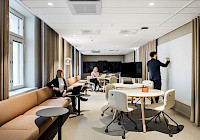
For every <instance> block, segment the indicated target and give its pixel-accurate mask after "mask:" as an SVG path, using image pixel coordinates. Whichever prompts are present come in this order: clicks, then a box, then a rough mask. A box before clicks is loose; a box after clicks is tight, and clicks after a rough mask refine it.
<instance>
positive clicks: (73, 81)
mask: <svg viewBox="0 0 200 140" xmlns="http://www.w3.org/2000/svg"><path fill="white" fill-rule="evenodd" d="M84 82H86V80H81V79H80V76H79V75H78V76H76V77H72V78H69V79H67V80H66V84H67V87H68V89H73V87H77V86H82V88H83V87H84V86H85V83H84Z"/></svg>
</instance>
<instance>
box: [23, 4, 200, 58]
mask: <svg viewBox="0 0 200 140" xmlns="http://www.w3.org/2000/svg"><path fill="white" fill-rule="evenodd" d="M101 1H102V11H101V15H72V13H71V11H70V9H69V7H68V5H67V2H66V1H65V0H21V2H22V3H23V4H24V5H25V6H26V7H28V8H29V9H30V11H32V13H33V14H35V15H36V16H38V17H39V18H40V19H42V20H43V21H44V22H46V23H47V24H48V25H49V26H50V27H52V28H53V29H54V30H55V31H57V32H58V33H59V34H60V35H61V36H63V38H65V39H66V40H67V41H68V42H69V43H70V44H72V45H73V46H75V47H76V48H77V49H78V50H79V51H81V52H82V53H83V54H88V55H91V54H92V53H91V50H100V53H99V54H100V55H124V54H127V53H128V52H130V51H132V50H133V49H136V48H138V47H140V46H142V45H144V44H145V43H147V42H149V41H151V40H154V39H156V38H158V37H161V36H163V35H164V34H166V33H168V32H170V31H172V30H174V29H176V28H177V27H180V26H181V25H184V24H185V23H187V22H189V21H191V20H192V19H193V18H194V17H196V16H197V15H199V14H200V0H101ZM49 2H51V3H53V6H49V5H48V3H49ZM151 2H153V3H154V5H153V6H149V3H151ZM141 27H149V29H148V30H146V31H142V30H141ZM82 30H91V31H94V32H95V31H96V32H98V33H97V34H93V35H88V34H83V33H82ZM122 30H128V31H131V32H132V33H130V34H129V33H127V34H121V33H120V31H122Z"/></svg>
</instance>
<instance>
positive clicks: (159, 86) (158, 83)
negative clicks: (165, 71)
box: [151, 80, 162, 103]
mask: <svg viewBox="0 0 200 140" xmlns="http://www.w3.org/2000/svg"><path fill="white" fill-rule="evenodd" d="M151 81H153V82H154V89H158V90H161V85H162V83H161V80H151ZM155 100H156V103H158V101H159V97H155ZM151 103H154V102H153V99H152V98H151Z"/></svg>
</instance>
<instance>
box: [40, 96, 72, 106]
mask: <svg viewBox="0 0 200 140" xmlns="http://www.w3.org/2000/svg"><path fill="white" fill-rule="evenodd" d="M70 102H71V99H70V98H68V97H65V98H63V97H59V98H57V99H48V100H46V101H44V102H43V103H41V104H40V105H39V106H56V107H67V106H68V105H69V104H70Z"/></svg>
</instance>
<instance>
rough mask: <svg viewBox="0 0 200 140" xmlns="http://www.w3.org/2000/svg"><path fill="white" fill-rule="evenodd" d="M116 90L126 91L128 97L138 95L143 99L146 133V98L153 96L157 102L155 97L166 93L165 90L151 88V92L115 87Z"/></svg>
mask: <svg viewBox="0 0 200 140" xmlns="http://www.w3.org/2000/svg"><path fill="white" fill-rule="evenodd" d="M115 90H117V91H121V92H124V93H125V94H126V95H127V96H128V97H132V98H133V97H138V98H140V99H141V111H142V123H143V132H144V133H145V132H146V124H145V113H144V106H145V102H144V98H147V97H152V98H153V101H154V103H156V101H155V97H158V96H163V95H164V94H165V92H164V91H161V90H157V89H149V92H142V88H132V89H130V88H121V89H115ZM112 91H113V90H112Z"/></svg>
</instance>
